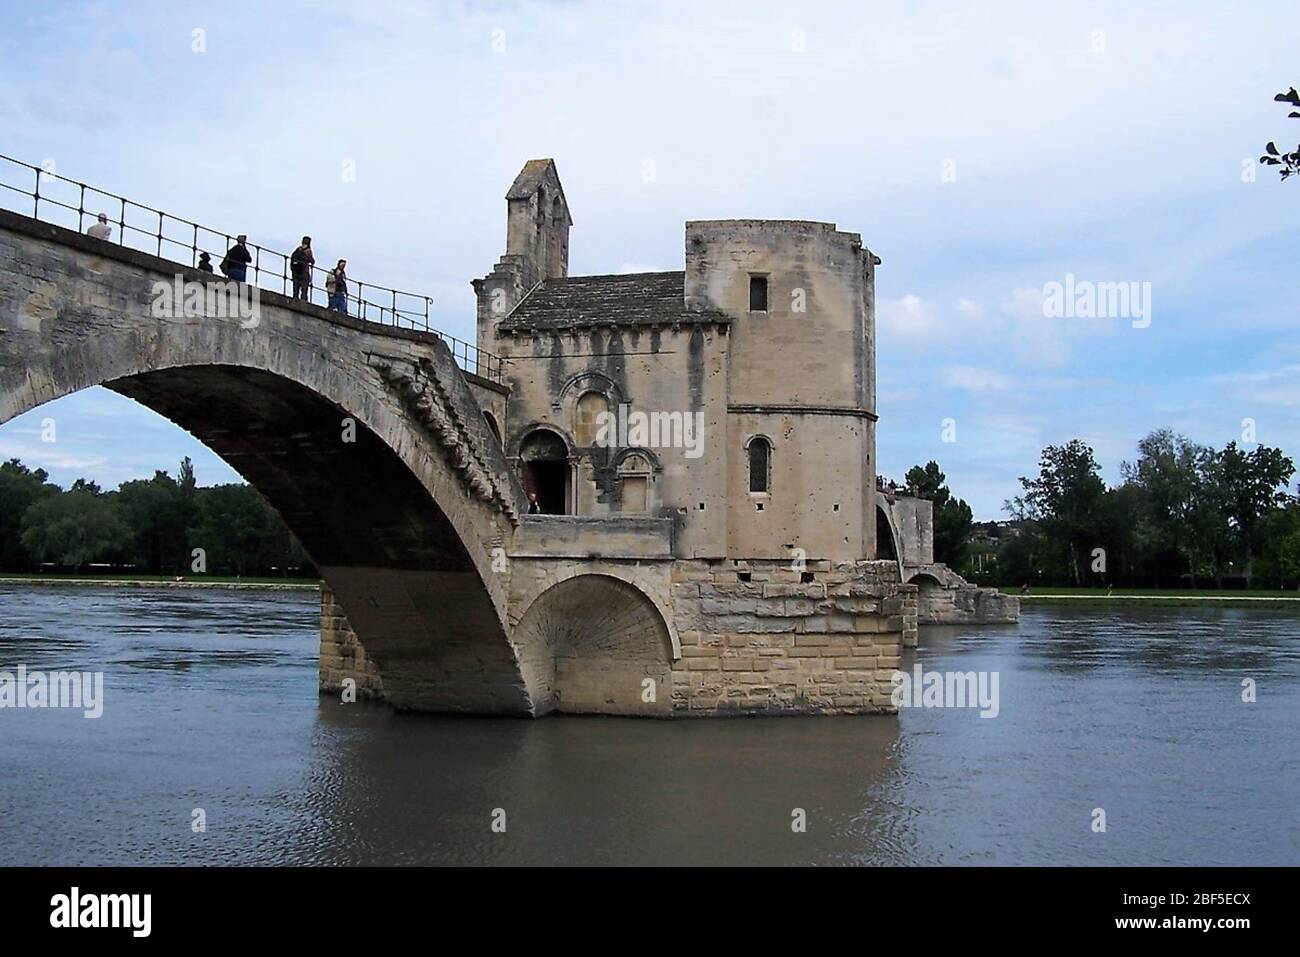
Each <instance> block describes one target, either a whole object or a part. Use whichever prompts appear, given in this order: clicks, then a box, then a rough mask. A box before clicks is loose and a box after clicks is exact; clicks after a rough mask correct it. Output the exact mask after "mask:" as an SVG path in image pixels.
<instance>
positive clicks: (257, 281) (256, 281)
mask: <svg viewBox="0 0 1300 957" xmlns="http://www.w3.org/2000/svg"><path fill="white" fill-rule="evenodd" d="M253 248H254V249H256V250H257V252H256V253H255V254H254V255H253V285H255V286H260V285H261V284H262V247H261V246H254V247H253Z"/></svg>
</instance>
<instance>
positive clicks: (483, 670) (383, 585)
mask: <svg viewBox="0 0 1300 957" xmlns="http://www.w3.org/2000/svg"><path fill="white" fill-rule="evenodd" d="M174 277H175V278H179V279H181V280H185V281H195V282H205V281H211V280H212V277H211V276H210V275H205V274H203V273H199V272H197V271H195V270H190V269H188V268H186V267H181V266H178V265H176V264H174V263H169V262H167V261H165V260H162V259H158V258H156V257H153V256H149V255H146V254H143V253H139V252H137V251H134V250H130V249H123V248H120V247H114V246H110V245H108V244H105V243H101V242H99V241H97V240H92V239H89V238H87V237H84V236H81V235H78V234H76V233H72V232H70V231H68V230H64V229H60V228H59V227H56V226H51V225H48V224H44V223H38V222H35V221H33V220H28V219H26V218H25V217H20V216H16V215H14V214H10V213H5V212H3V211H0V423H3V422H6V421H8V420H10V419H12V418H13V417H15V416H16V415H19V414H21V413H22V412H25V411H27V410H29V409H32V408H35V407H37V406H39V405H41V404H43V403H46V402H49V401H51V400H53V399H56V398H59V397H61V396H64V395H68V394H70V393H73V392H77V391H80V390H81V389H85V388H88V387H90V386H94V385H101V384H102V385H105V386H106V387H108V388H110V389H112V390H114V391H116V392H119V393H121V394H123V395H127V396H129V397H131V398H133V399H135V400H136V401H139V402H141V403H142V404H144V405H146V406H148V407H150V408H152V409H154V410H155V411H157V412H159V413H160V414H162V415H164V416H166V417H167V418H169V419H171V420H172V421H173V422H175V423H176V424H178V425H180V426H181V427H182V428H184V429H186V430H187V431H189V432H190V433H192V434H193V435H195V436H196V437H197V438H198V439H199V440H200V441H202V442H204V443H205V444H206V445H208V447H210V448H212V449H213V451H214V452H216V453H217V454H218V455H220V456H222V458H224V459H225V460H226V461H227V462H229V463H230V464H231V466H232V467H233V468H235V469H236V470H237V471H238V472H240V474H241V475H243V476H244V477H245V478H246V479H247V480H248V481H249V482H250V483H251V484H252V485H254V486H255V487H256V488H258V490H259V491H261V492H262V493H263V494H264V495H265V496H266V497H267V499H268V500H269V501H270V502H271V504H272V505H273V506H275V507H276V509H277V510H279V511H280V514H281V515H282V516H283V517H284V519H285V522H286V524H288V526H289V527H290V528H291V529H292V530H293V532H294V533H295V534H296V535H297V536H298V537H299V539H300V540H301V541H302V542H303V545H304V547H305V548H306V549H307V551H308V554H310V555H311V557H312V560H313V561H314V562H315V563H316V565H317V567H318V568H319V570H320V572H321V575H322V577H323V578H324V579H325V581H326V582H327V584H328V585H329V586H330V588H331V590H332V591H333V592H334V594H335V596H336V598H337V599H338V601H339V602H340V604H341V605H342V607H343V609H344V610H345V611H346V613H347V615H348V618H349V620H350V622H351V624H352V627H353V628H354V629H355V631H356V632H357V635H358V637H359V638H360V640H361V641H362V642H363V644H364V646H365V649H366V653H367V655H368V656H369V657H370V658H371V659H373V660H374V661H375V663H376V665H377V666H378V667H379V669H380V671H381V674H382V677H383V684H384V688H385V694H386V696H387V697H388V699H389V700H390V701H391V702H392V703H393V704H394V705H395V706H396V707H399V708H413V709H423V710H473V711H484V712H501V713H521V714H523V713H529V712H530V711H531V710H532V707H531V702H530V701H529V700H528V695H527V691H526V688H525V685H524V682H523V679H522V675H521V672H520V669H519V663H518V660H517V658H516V657H515V654H514V650H513V647H512V645H511V643H510V641H509V638H508V628H507V625H506V620H507V619H506V608H507V591H508V588H507V585H508V583H507V582H506V581H503V580H502V576H500V575H497V574H494V572H493V568H492V559H493V554H492V549H493V547H495V546H497V545H499V543H500V542H501V541H502V540H503V539H504V538H505V537H506V536H508V535H509V534H510V531H511V529H512V526H513V523H515V522H517V521H518V518H517V516H518V513H519V512H520V510H521V506H522V490H521V489H519V487H518V483H517V482H516V481H514V479H513V478H512V476H511V474H510V470H509V468H508V467H507V465H506V462H505V459H504V455H503V453H502V451H501V449H500V445H499V444H498V443H496V442H495V441H492V439H491V435H490V433H489V431H488V426H487V423H486V420H485V419H484V418H483V416H482V414H481V411H480V409H479V407H478V404H477V402H476V401H475V400H474V397H473V395H472V393H470V391H469V387H468V385H467V384H466V383H465V381H464V379H463V377H462V376H461V374H460V373H459V371H458V370H457V369H456V366H455V362H454V359H453V358H452V356H451V354H450V352H449V351H448V349H447V347H446V345H445V344H444V343H443V342H442V341H441V340H440V339H439V338H438V337H437V336H435V335H430V334H424V333H417V332H411V331H406V330H398V329H392V328H383V327H378V326H376V325H375V324H373V323H366V322H361V321H358V320H353V319H348V318H346V317H341V316H331V315H328V314H326V313H325V312H324V310H321V309H318V308H316V307H313V306H310V305H307V304H302V303H293V302H291V301H290V300H288V299H287V298H285V297H283V296H278V295H275V294H272V293H267V292H265V291H259V294H260V303H259V310H258V315H257V316H256V320H255V321H250V320H247V319H246V320H244V321H241V320H239V319H234V318H231V319H225V318H213V317H207V316H201V315H200V316H191V317H187V316H184V315H166V316H163V317H158V316H156V315H155V314H154V310H153V309H152V308H151V305H152V302H153V289H154V284H155V283H157V282H159V281H163V282H171V281H172V279H173V278H174Z"/></svg>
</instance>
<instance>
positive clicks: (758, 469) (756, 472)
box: [749, 435, 772, 492]
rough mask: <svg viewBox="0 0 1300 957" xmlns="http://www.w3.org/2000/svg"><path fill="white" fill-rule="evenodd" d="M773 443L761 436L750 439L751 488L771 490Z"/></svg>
mask: <svg viewBox="0 0 1300 957" xmlns="http://www.w3.org/2000/svg"><path fill="white" fill-rule="evenodd" d="M771 469H772V443H770V442H768V440H767V439H765V438H763V437H762V436H761V435H760V436H755V437H754V438H753V439H750V441H749V490H750V491H751V492H770V491H771Z"/></svg>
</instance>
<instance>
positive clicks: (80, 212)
mask: <svg viewBox="0 0 1300 957" xmlns="http://www.w3.org/2000/svg"><path fill="white" fill-rule="evenodd" d="M77 185H78V186H80V187H81V199H79V200H77V232H79V233H82V232H85V231H86V230H85V226H86V184H85V183H78V184H77Z"/></svg>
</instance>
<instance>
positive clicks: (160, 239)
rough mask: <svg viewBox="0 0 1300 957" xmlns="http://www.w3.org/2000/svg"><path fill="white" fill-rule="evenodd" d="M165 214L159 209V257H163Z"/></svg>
mask: <svg viewBox="0 0 1300 957" xmlns="http://www.w3.org/2000/svg"><path fill="white" fill-rule="evenodd" d="M162 236H163V214H162V210H159V211H158V258H159V259H162Z"/></svg>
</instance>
